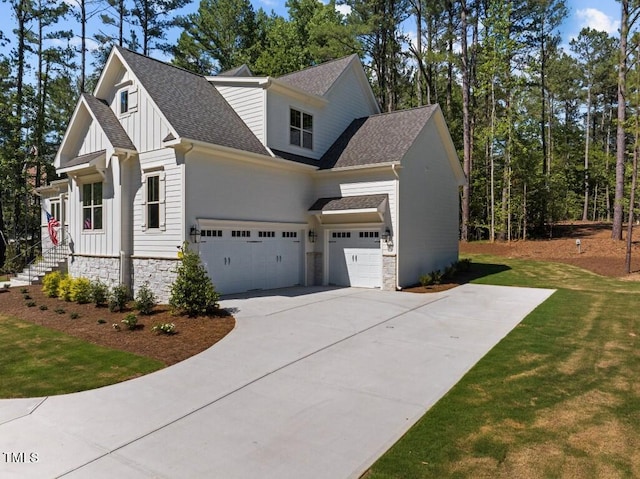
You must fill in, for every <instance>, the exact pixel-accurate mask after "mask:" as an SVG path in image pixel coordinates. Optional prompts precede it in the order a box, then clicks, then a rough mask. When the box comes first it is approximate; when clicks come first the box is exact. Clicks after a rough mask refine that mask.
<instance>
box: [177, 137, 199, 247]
mask: <svg viewBox="0 0 640 479" xmlns="http://www.w3.org/2000/svg"><path fill="white" fill-rule="evenodd" d="M194 147H195V145H194V144H193V143H189V147H188V148H187V149H186V150H185V151H184V153H183V154H182V174H181V175H180V176H181V180H180V181H181V182H182V184H181V185H180V188H181V189H182V211H183V212H184V214H182V215H181V216H182V243H180V246H179V248H182V246H183V245H184V243H185V242H186V241H187V238H188V237H189V232H188V231H187V223H186V221H187V213H188V211H187V191H186V184H187V154H189V153H191V150H193V148H194ZM194 221H195V222H197V218H194ZM198 226H199V225H198ZM197 245H198V252H200V243H197Z"/></svg>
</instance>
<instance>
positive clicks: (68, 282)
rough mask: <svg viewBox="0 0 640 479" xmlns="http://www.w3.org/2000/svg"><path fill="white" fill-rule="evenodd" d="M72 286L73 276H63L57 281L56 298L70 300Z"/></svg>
mask: <svg viewBox="0 0 640 479" xmlns="http://www.w3.org/2000/svg"><path fill="white" fill-rule="evenodd" d="M72 286H73V278H72V277H71V276H65V277H63V278H61V279H60V283H58V298H60V299H62V300H64V301H71V287H72Z"/></svg>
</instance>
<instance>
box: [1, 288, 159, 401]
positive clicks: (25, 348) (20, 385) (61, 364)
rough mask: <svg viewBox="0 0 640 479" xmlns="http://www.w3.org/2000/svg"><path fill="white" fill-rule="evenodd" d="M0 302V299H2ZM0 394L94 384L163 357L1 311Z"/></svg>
mask: <svg viewBox="0 0 640 479" xmlns="http://www.w3.org/2000/svg"><path fill="white" fill-rule="evenodd" d="M0 301H1V300H0ZM0 344H1V345H3V346H2V360H1V361H0V398H18V397H38V396H49V395H53V394H63V393H70V392H76V391H83V390H85V389H93V388H97V387H101V386H105V385H108V384H113V383H116V382H120V381H124V380H126V379H130V378H134V377H137V376H142V375H144V374H148V373H150V372H152V371H155V370H158V369H161V368H163V367H164V364H163V363H162V362H161V361H158V360H155V359H150V358H146V357H142V356H138V355H135V354H132V353H127V352H123V351H117V350H114V349H110V348H105V347H102V346H98V345H95V344H91V343H88V342H85V341H82V340H79V339H76V338H73V337H71V336H67V335H66V334H63V333H60V332H57V331H53V330H51V329H48V328H44V327H42V326H38V325H35V324H32V323H28V322H25V321H21V320H18V319H15V318H11V317H7V316H0Z"/></svg>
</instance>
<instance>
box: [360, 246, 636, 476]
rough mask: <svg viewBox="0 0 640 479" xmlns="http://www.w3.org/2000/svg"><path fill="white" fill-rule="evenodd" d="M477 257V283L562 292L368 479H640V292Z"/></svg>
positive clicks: (577, 274)
mask: <svg viewBox="0 0 640 479" xmlns="http://www.w3.org/2000/svg"><path fill="white" fill-rule="evenodd" d="M472 257H473V261H474V263H473V266H474V268H475V270H476V272H478V271H481V272H482V273H483V274H484V276H482V277H480V278H479V279H477V280H475V281H474V282H475V283H482V284H497V285H513V286H530V287H549V288H557V289H558V291H557V292H556V293H555V294H554V295H553V296H551V298H549V299H548V300H547V301H546V302H545V303H543V304H542V305H540V306H539V307H538V308H537V309H536V310H535V311H533V312H532V313H531V314H530V315H529V316H528V317H527V318H526V319H525V320H524V321H523V322H522V323H521V324H520V325H519V326H518V327H516V328H515V329H514V330H513V331H512V332H511V333H510V334H509V335H508V336H507V337H506V338H505V339H504V340H502V341H501V342H500V343H499V344H498V345H497V346H496V347H495V348H493V349H492V350H491V351H490V352H489V353H488V354H487V355H486V356H485V357H484V358H483V359H482V360H481V361H480V362H479V363H478V364H477V365H476V366H475V367H474V368H473V369H472V370H471V371H470V372H469V373H468V374H467V375H465V377H464V378H463V379H462V380H461V381H460V382H459V383H458V384H457V385H456V386H455V387H454V388H453V389H452V390H451V391H450V392H449V393H448V394H447V395H446V396H445V397H444V398H442V400H440V401H439V402H438V403H437V404H436V405H435V406H434V407H433V408H432V409H431V410H429V412H427V414H426V415H425V416H424V417H423V418H422V419H421V420H420V421H419V422H418V423H416V425H415V426H414V427H413V428H412V429H411V430H410V431H409V432H408V433H407V434H406V435H405V436H404V437H403V438H402V439H401V440H400V441H399V442H398V443H397V444H396V445H395V446H393V447H392V448H391V449H390V450H389V451H388V452H387V453H386V454H385V455H384V456H383V457H382V458H381V459H380V460H379V461H378V462H377V463H376V464H374V466H373V467H372V469H371V470H370V471H369V472H368V474H367V475H365V477H366V478H367V479H374V478H375V479H380V478H412V479H413V478H469V477H474V478H475V477H491V478H495V477H498V478H499V477H504V478H512V477H518V478H533V477H536V478H538V477H539V478H555V477H580V478H594V479H595V478H599V477H640V462H639V460H638V458H639V457H640V456H638V453H637V451H638V450H640V435H638V433H637V431H639V430H640V381H638V380H637V372H638V371H640V348H639V347H638V346H639V345H640V344H639V340H640V314H639V311H640V308H639V307H640V294H638V293H640V283H634V282H627V281H621V280H616V279H612V278H603V277H600V276H598V275H595V274H592V273H589V272H586V271H584V270H581V269H579V268H575V267H571V266H567V265H564V264H562V265H560V264H553V263H541V262H534V261H523V260H510V259H504V258H498V257H491V256H484V255H483V256H480V255H475V256H472Z"/></svg>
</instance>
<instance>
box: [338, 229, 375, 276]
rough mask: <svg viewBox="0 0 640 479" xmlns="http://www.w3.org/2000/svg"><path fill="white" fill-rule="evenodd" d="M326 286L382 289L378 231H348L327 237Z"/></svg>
mask: <svg viewBox="0 0 640 479" xmlns="http://www.w3.org/2000/svg"><path fill="white" fill-rule="evenodd" d="M329 284H335V285H340V286H356V287H361V288H379V287H381V286H382V253H381V251H380V232H379V231H377V230H349V231H333V232H331V233H330V235H329Z"/></svg>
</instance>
